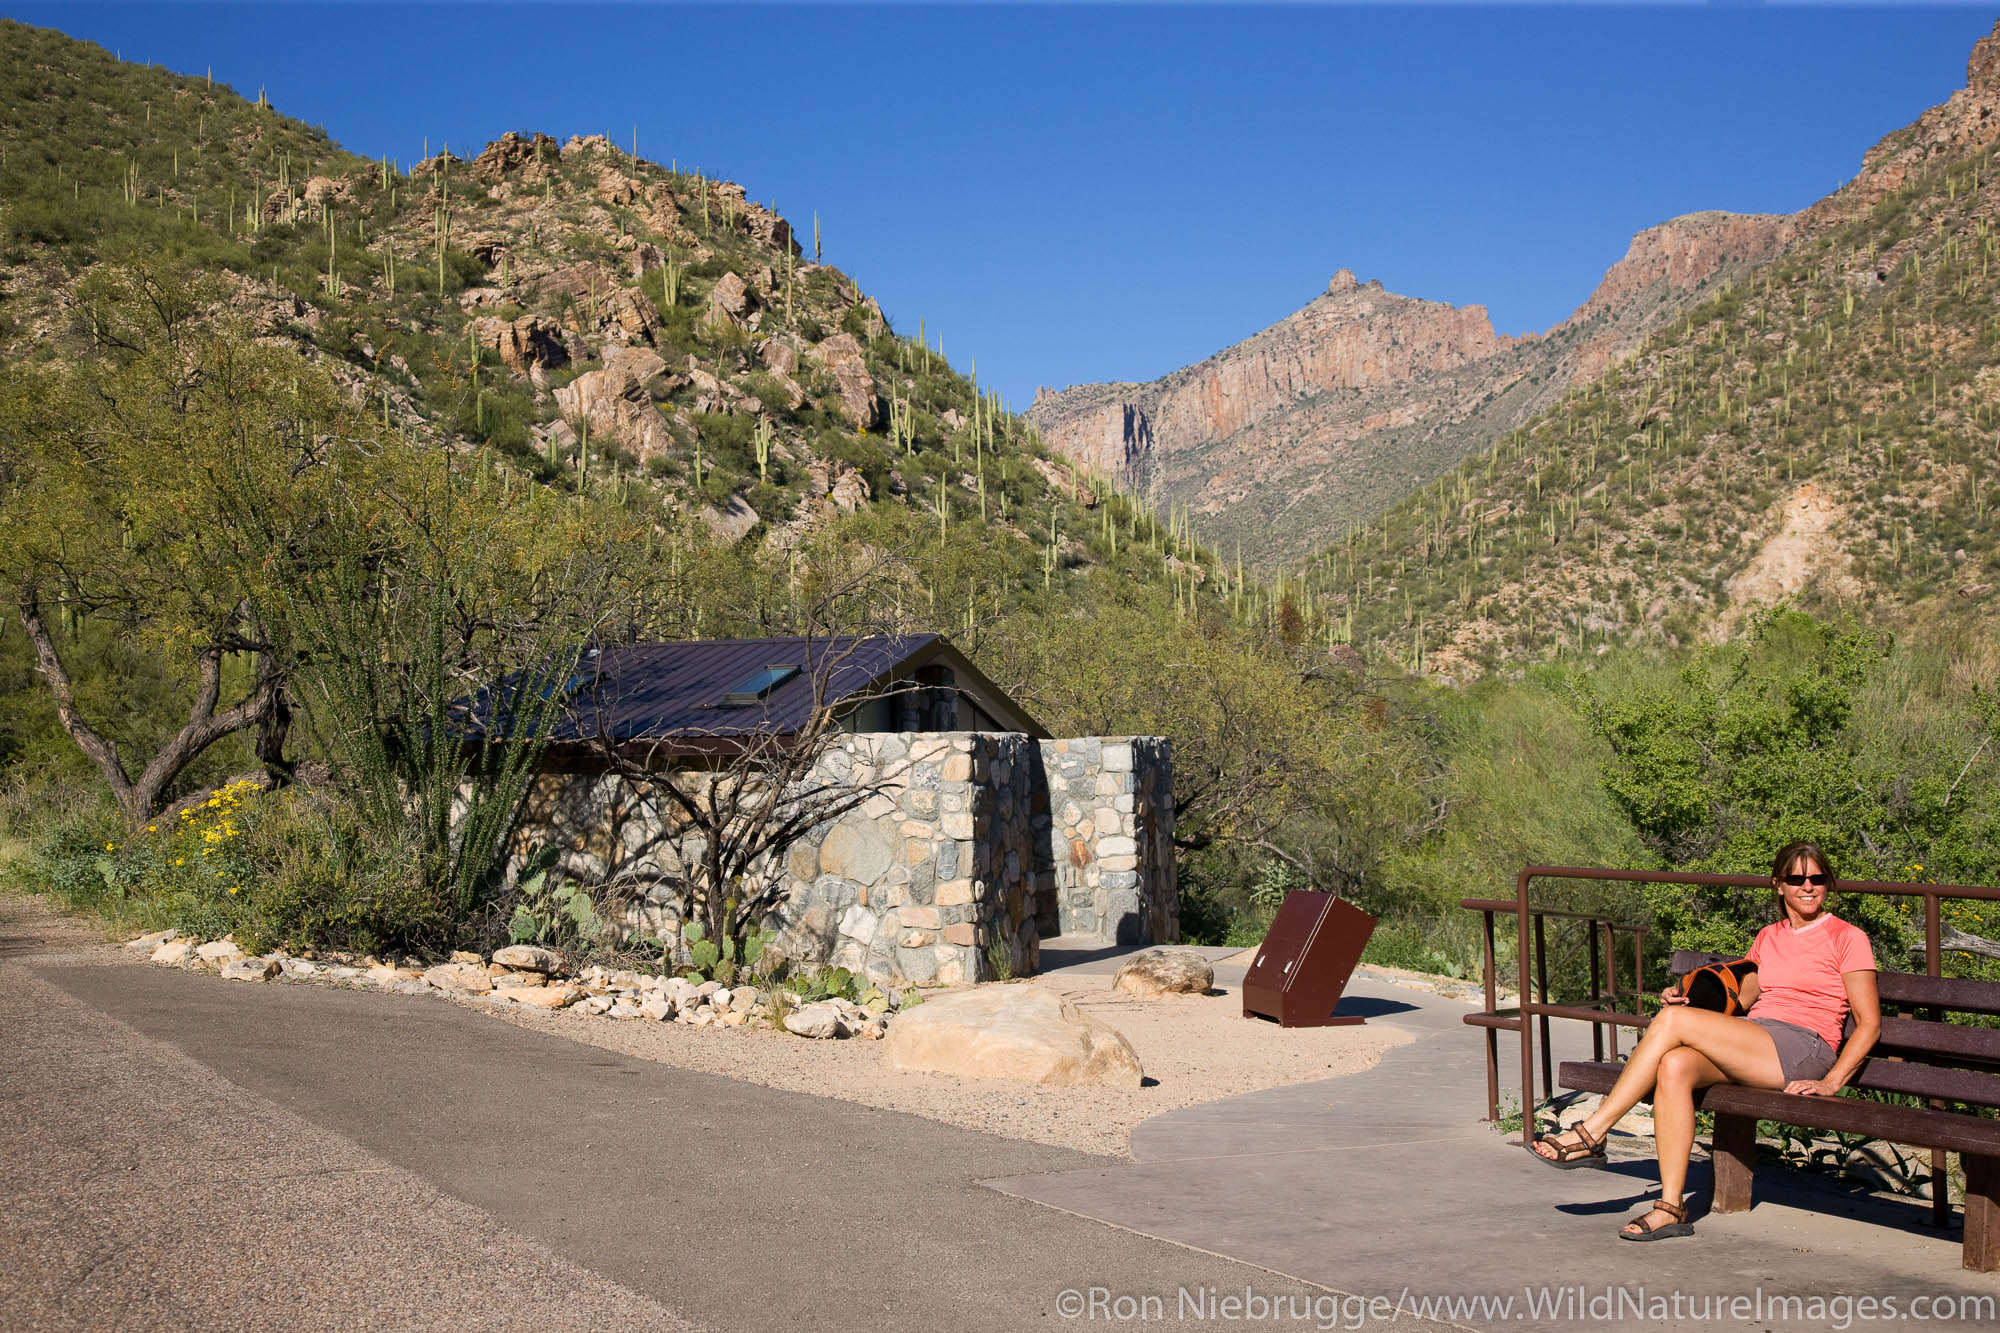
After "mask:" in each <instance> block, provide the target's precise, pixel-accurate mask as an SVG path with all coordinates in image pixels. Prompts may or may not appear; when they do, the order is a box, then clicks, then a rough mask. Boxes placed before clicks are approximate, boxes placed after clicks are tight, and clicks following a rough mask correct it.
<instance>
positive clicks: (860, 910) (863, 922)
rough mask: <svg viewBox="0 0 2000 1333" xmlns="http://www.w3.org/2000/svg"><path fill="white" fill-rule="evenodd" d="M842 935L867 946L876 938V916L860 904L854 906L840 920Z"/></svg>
mask: <svg viewBox="0 0 2000 1333" xmlns="http://www.w3.org/2000/svg"><path fill="white" fill-rule="evenodd" d="M840 933H841V934H843V935H847V936H851V937H852V938H853V939H854V940H855V941H857V942H858V943H861V944H867V943H868V942H869V941H871V940H873V939H874V938H875V914H874V913H873V912H871V911H869V910H868V909H867V908H866V907H863V906H862V905H861V904H860V903H856V904H854V906H852V907H850V908H848V909H847V911H846V912H845V913H844V914H843V915H842V916H841V918H840Z"/></svg>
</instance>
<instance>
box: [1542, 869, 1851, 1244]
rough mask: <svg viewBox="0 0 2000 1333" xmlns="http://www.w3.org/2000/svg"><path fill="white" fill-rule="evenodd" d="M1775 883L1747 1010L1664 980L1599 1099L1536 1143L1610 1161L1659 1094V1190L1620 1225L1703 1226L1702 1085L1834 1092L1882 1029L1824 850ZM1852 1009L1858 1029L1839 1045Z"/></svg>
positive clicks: (1754, 956) (1558, 1152) (1584, 1162)
mask: <svg viewBox="0 0 2000 1333" xmlns="http://www.w3.org/2000/svg"><path fill="white" fill-rule="evenodd" d="M1771 885H1772V887H1773V888H1775V889H1776V890H1777V893H1778V901H1779V903H1780V905H1781V906H1782V907H1783V908H1784V916H1783V917H1782V918H1781V919H1779V920H1778V921H1776V922H1773V923H1772V924H1771V925H1768V926H1766V927H1764V929H1763V930H1761V931H1759V932H1758V933H1757V939H1756V942H1755V943H1754V944H1752V945H1751V946H1750V953H1749V955H1748V957H1749V958H1750V960H1751V961H1752V962H1754V963H1756V964H1757V970H1756V971H1755V972H1753V973H1750V974H1749V975H1747V976H1746V977H1745V978H1744V980H1743V984H1742V989H1741V1002H1742V1004H1743V1006H1744V1009H1745V1011H1746V1013H1745V1016H1744V1017H1741V1018H1734V1017H1730V1016H1727V1015H1724V1014H1719V1013H1715V1012H1713V1011H1710V1010H1707V1009H1696V1008H1693V1007H1691V1006H1690V1005H1689V1004H1688V1002H1687V997H1686V996H1684V995H1682V994H1681V993H1680V990H1679V987H1678V986H1677V985H1676V986H1669V987H1667V989H1666V990H1665V991H1664V992H1662V994H1661V996H1660V998H1661V1000H1662V1001H1664V1002H1665V1004H1666V1008H1664V1009H1662V1010H1661V1011H1660V1012H1659V1014H1658V1015H1657V1016H1655V1017H1654V1019H1653V1021H1652V1023H1651V1024H1650V1025H1648V1026H1647V1028H1646V1033H1645V1036H1643V1037H1642V1038H1640V1040H1639V1044H1638V1046H1637V1047H1636V1048H1634V1050H1633V1051H1632V1054H1631V1056H1630V1057H1629V1058H1628V1059H1627V1060H1626V1062H1625V1068H1624V1070H1623V1071H1622V1072H1621V1073H1620V1074H1619V1075H1618V1081H1617V1082H1616V1083H1615V1084H1613V1085H1612V1088H1611V1091H1610V1092H1608V1093H1606V1094H1605V1096H1604V1100H1603V1101H1602V1102H1600V1103H1599V1104H1598V1107H1597V1109H1596V1110H1594V1111H1592V1112H1591V1113H1590V1114H1589V1115H1588V1116H1585V1117H1584V1118H1583V1119H1582V1120H1580V1121H1578V1122H1577V1123H1576V1124H1575V1125H1573V1126H1571V1127H1570V1128H1569V1129H1568V1130H1566V1131H1564V1132H1563V1133H1561V1134H1555V1135H1550V1136H1548V1137H1546V1138H1542V1139H1538V1140H1536V1142H1535V1152H1536V1154H1537V1155H1538V1156H1540V1157H1541V1158H1542V1160H1543V1161H1546V1162H1548V1163H1549V1164H1550V1165H1552V1166H1557V1167H1564V1168H1569V1167H1579V1166H1602V1165H1604V1163H1605V1153H1604V1136H1605V1135H1606V1134H1608V1133H1609V1132H1610V1130H1611V1127H1612V1126H1613V1125H1614V1124H1616V1123H1618V1120H1619V1118H1620V1117H1622V1116H1623V1115H1624V1114H1625V1113H1626V1112H1627V1111H1630V1110H1631V1109H1632V1108H1633V1107H1634V1106H1635V1105H1637V1104H1638V1103H1639V1102H1640V1101H1642V1100H1643V1099H1645V1098H1646V1097H1648V1096H1650V1097H1651V1098H1652V1101H1653V1143H1654V1149H1655V1151H1656V1152H1657V1153H1658V1154H1659V1158H1660V1201H1659V1202H1658V1203H1656V1204H1654V1205H1653V1207H1652V1208H1651V1209H1650V1210H1648V1211H1647V1212H1646V1213H1645V1214H1644V1215H1643V1216H1641V1217H1636V1218H1634V1219H1633V1220H1632V1221H1630V1222H1627V1223H1626V1224H1625V1226H1624V1227H1623V1228H1622V1229H1621V1230H1620V1231H1619V1233H1618V1234H1619V1235H1620V1236H1622V1237H1624V1238H1625V1239H1626V1240H1660V1239H1663V1238H1665V1237H1668V1236H1691V1235H1693V1234H1694V1225H1693V1224H1692V1223H1690V1222H1689V1221H1688V1220H1687V1205H1686V1204H1684V1203H1683V1202H1682V1201H1681V1191H1682V1189H1683V1188H1684V1186H1685V1185H1686V1183H1687V1167H1688V1153H1689V1151H1690V1150H1691V1149H1692V1148H1693V1147H1694V1094H1695V1090H1696V1089H1698V1088H1705V1087H1707V1086H1709V1085H1710V1084H1712V1083H1738V1084H1742V1085H1743V1086H1745V1087H1751V1088H1783V1089H1784V1090H1785V1091H1786V1092H1790V1093H1797V1094H1800V1095H1803V1096H1809V1097H1830V1096H1833V1095H1834V1094H1836V1093H1838V1092H1839V1091H1840V1090H1841V1089H1842V1088H1843V1087H1845V1086H1846V1085H1847V1080H1848V1079H1850V1078H1852V1077H1853V1076H1854V1071H1855V1070H1856V1069H1858V1068H1860V1066H1861V1062H1862V1060H1863V1059H1865V1058H1866V1057H1867V1055H1868V1051H1869V1048H1870V1047H1872V1046H1873V1045H1874V1044H1875V1038H1876V1037H1877V1036H1878V1035H1879V1034H1880V1032H1881V1030H1882V1008H1881V1003H1880V1001H1879V999H1878V998H1877V995H1876V991H1875V954H1874V951H1873V950H1872V949H1871V948H1870V947H1869V943H1868V936H1867V935H1866V934H1865V933H1863V932H1862V930H1861V929H1860V928H1859V927H1857V926H1853V925H1850V924H1848V923H1847V922H1845V921H1842V920H1841V919H1840V918H1839V917H1837V916H1835V915H1834V914H1833V913H1831V912H1829V911H1827V910H1826V899H1827V895H1828V894H1830V893H1832V892H1833V889H1834V877H1833V870H1832V867H1831V865H1830V864H1829V863H1828V861H1827V859H1826V856H1825V854H1824V853H1822V852H1821V851H1820V849H1819V848H1817V847H1815V846H1814V845H1813V844H1811V843H1809V842H1795V843H1792V844H1791V845H1790V846H1788V847H1786V848H1785V849H1784V850H1782V851H1780V852H1779V853H1778V856H1777V859H1776V860H1775V861H1774V862H1773V863H1772V866H1771ZM1849 1013H1852V1014H1853V1016H1854V1032H1853V1035H1852V1036H1850V1037H1849V1038H1848V1039H1847V1042H1846V1044H1845V1045H1842V1043H1841V1040H1840V1034H1841V1026H1842V1023H1843V1022H1844V1020H1845V1019H1846V1018H1847V1016H1848V1014H1849ZM1836 1050H1837V1051H1838V1052H1839V1054H1838V1055H1837V1056H1836V1054H1835V1051H1836Z"/></svg>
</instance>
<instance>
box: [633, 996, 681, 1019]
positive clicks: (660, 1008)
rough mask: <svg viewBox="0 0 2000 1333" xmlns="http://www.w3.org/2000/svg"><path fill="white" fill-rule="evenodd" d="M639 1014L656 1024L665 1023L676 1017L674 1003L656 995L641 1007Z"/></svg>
mask: <svg viewBox="0 0 2000 1333" xmlns="http://www.w3.org/2000/svg"><path fill="white" fill-rule="evenodd" d="M639 1012H640V1013H641V1014H644V1015H645V1016H646V1017H647V1018H650V1019H652V1020H653V1021H654V1022H655V1023H664V1022H666V1021H667V1020H668V1019H669V1018H672V1017H673V1016H674V1002H673V1001H672V1000H668V999H663V998H662V997H660V996H657V995H656V996H654V997H653V998H652V999H650V1000H648V1001H646V1002H645V1003H644V1004H642V1005H640V1006H639Z"/></svg>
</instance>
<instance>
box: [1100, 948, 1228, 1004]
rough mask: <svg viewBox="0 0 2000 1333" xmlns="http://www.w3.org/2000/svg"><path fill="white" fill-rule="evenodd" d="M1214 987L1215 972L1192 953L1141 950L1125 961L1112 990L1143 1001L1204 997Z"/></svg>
mask: <svg viewBox="0 0 2000 1333" xmlns="http://www.w3.org/2000/svg"><path fill="white" fill-rule="evenodd" d="M1214 985H1215V969H1214V968H1212V967H1210V966H1209V965H1208V960H1207V959H1206V958H1203V957H1202V956H1201V955H1200V954H1198V953H1196V952H1195V951H1194V950H1192V949H1141V950H1140V951H1139V952H1138V953H1135V954H1133V955H1132V956H1131V957H1130V958H1127V959H1126V960H1125V965H1124V966H1123V967H1121V968H1119V969H1118V975H1116V976H1114V977H1113V978H1111V989H1112V990H1115V991H1122V992H1123V993H1125V994H1127V995H1136V996H1138V997H1139V998H1140V999H1142V1000H1151V999H1157V998H1158V997H1160V996H1162V995H1206V994H1207V993H1208V992H1209V990H1210V989H1211V988H1213V987H1214Z"/></svg>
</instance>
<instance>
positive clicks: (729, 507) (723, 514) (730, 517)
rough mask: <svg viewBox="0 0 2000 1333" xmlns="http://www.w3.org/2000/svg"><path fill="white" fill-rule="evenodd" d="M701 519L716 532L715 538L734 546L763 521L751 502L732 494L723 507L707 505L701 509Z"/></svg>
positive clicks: (724, 543) (726, 544)
mask: <svg viewBox="0 0 2000 1333" xmlns="http://www.w3.org/2000/svg"><path fill="white" fill-rule="evenodd" d="M701 521H702V522H703V523H705V524H707V525H708V530H709V531H710V532H712V533H714V534H715V539H716V540H717V541H719V542H721V543H722V544H723V545H725V546H734V545H735V544H736V543H737V542H740V541H742V540H743V538H744V537H746V536H748V535H749V533H750V531H751V530H752V529H753V528H755V527H756V526H757V525H758V524H759V523H760V522H762V521H763V519H762V517H761V516H760V515H759V514H758V513H757V511H756V510H754V509H752V508H751V507H750V502H749V501H748V500H745V499H744V498H743V497H742V496H740V495H731V496H730V497H729V499H728V501H727V502H725V504H724V505H723V507H722V508H720V509H717V508H716V507H715V506H714V505H705V506H703V507H702V511H701Z"/></svg>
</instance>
